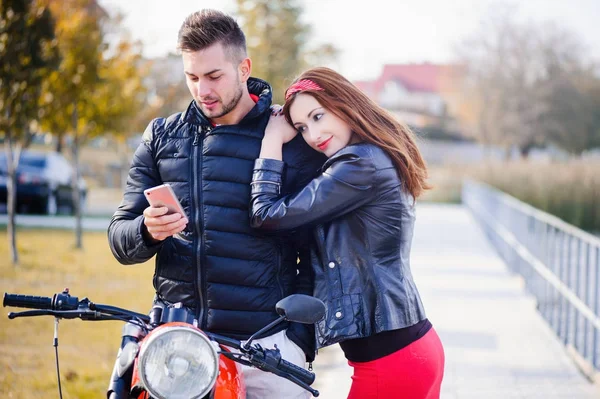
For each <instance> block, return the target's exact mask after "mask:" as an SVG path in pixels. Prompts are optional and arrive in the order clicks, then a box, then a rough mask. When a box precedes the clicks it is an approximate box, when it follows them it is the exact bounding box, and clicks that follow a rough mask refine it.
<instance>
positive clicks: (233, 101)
mask: <svg viewBox="0 0 600 399" xmlns="http://www.w3.org/2000/svg"><path fill="white" fill-rule="evenodd" d="M243 94H244V89H243V83H241V82H240V84H239V85H238V87H237V90H236V91H235V94H234V96H233V98H232V99H231V101H229V102H228V103H227V104H223V109H222V110H221V112H219V113H218V114H214V115H211V114H210V113H208V112H207V111H206V110H204V109H203V107H202V105H201V104H198V101H196V104H198V105H199V106H200V109H203V111H204V113H205V114H206V116H207V117H208V118H210V119H216V118H221V117H223V116H225V115H227V114H228V113H230V112H231V111H232V110H233V109H234V108H235V107H236V106H237V105H238V103H239V102H240V100H241V99H242V95H243Z"/></svg>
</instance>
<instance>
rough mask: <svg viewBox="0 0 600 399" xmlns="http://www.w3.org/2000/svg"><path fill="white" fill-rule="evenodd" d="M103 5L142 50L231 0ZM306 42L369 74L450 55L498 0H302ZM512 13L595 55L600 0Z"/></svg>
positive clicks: (153, 51)
mask: <svg viewBox="0 0 600 399" xmlns="http://www.w3.org/2000/svg"><path fill="white" fill-rule="evenodd" d="M99 1H100V4H102V5H103V6H104V7H105V8H106V9H107V10H108V12H109V13H112V12H115V11H116V10H120V11H121V12H123V13H124V14H125V15H126V18H125V20H124V24H125V27H126V28H127V29H128V30H129V31H130V32H131V34H132V35H133V37H134V38H136V39H141V40H142V41H143V42H144V54H145V55H146V56H148V57H154V56H160V55H164V54H167V53H168V52H169V51H173V50H174V49H175V43H176V38H177V31H178V29H179V26H180V25H181V22H182V21H183V19H184V18H185V17H186V16H187V15H188V14H190V13H192V12H194V11H197V10H199V9H201V8H216V9H220V10H222V11H225V12H232V11H233V10H234V9H235V8H234V6H235V2H234V1H233V0H202V1H197V0H196V1H191V0H185V1H184V0H171V1H168V2H167V1H160V0H126V1H121V0H99ZM301 3H302V4H303V5H304V11H305V13H304V19H305V22H308V23H310V24H311V25H312V36H311V43H314V44H319V43H325V42H329V43H333V44H334V45H336V46H337V47H338V48H339V49H340V50H341V56H340V58H339V61H338V62H337V63H335V64H332V65H329V66H331V67H333V68H335V69H337V70H338V71H340V72H341V73H342V74H345V75H346V76H347V77H349V78H350V79H352V80H359V79H373V78H375V77H376V76H377V75H378V74H379V72H380V71H381V67H382V65H383V64H384V63H405V62H424V61H429V62H451V61H452V60H453V57H454V46H455V45H456V44H457V43H458V42H460V41H461V40H462V39H463V38H464V37H465V36H468V35H470V34H472V33H473V32H474V31H475V30H476V29H478V28H479V26H480V24H481V20H482V18H483V17H484V15H485V14H486V13H488V12H489V10H490V7H494V6H497V5H498V4H506V3H511V4H516V3H515V2H514V1H508V0H507V1H501V0H500V1H497V0H493V1H492V0H453V1H449V0H404V1H390V0H368V1H354V0H303V1H301ZM517 10H518V16H519V18H520V19H522V20H530V21H533V22H537V23H539V22H542V21H552V22H554V23H556V24H558V25H560V26H563V27H565V28H567V29H569V30H571V31H573V32H574V33H575V34H576V35H578V36H579V37H580V38H581V40H582V41H583V42H584V43H585V44H586V45H587V46H588V48H589V51H590V53H591V54H592V55H593V57H595V58H596V59H600V24H598V17H599V16H600V0H527V1H525V2H520V3H519V5H518V7H517Z"/></svg>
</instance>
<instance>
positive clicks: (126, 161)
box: [119, 137, 131, 191]
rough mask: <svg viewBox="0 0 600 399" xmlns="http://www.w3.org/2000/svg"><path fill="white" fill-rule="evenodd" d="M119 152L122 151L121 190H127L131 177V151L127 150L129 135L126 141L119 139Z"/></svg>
mask: <svg viewBox="0 0 600 399" xmlns="http://www.w3.org/2000/svg"><path fill="white" fill-rule="evenodd" d="M119 149H120V150H119V152H120V153H121V156H120V158H121V168H120V169H121V173H120V175H121V176H120V182H119V183H120V187H121V190H123V191H125V188H126V186H127V178H128V177H129V167H130V165H131V161H130V157H129V153H128V151H127V149H128V147H127V137H125V139H124V141H123V142H121V141H119Z"/></svg>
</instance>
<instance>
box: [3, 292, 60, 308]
mask: <svg viewBox="0 0 600 399" xmlns="http://www.w3.org/2000/svg"><path fill="white" fill-rule="evenodd" d="M2 306H4V307H6V306H12V307H17V308H28V309H44V310H46V309H48V310H49V309H52V298H49V297H47V296H34V295H17V294H7V293H4V299H3V301H2Z"/></svg>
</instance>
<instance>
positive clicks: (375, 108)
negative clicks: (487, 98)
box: [283, 67, 431, 199]
mask: <svg viewBox="0 0 600 399" xmlns="http://www.w3.org/2000/svg"><path fill="white" fill-rule="evenodd" d="M305 79H307V80H310V81H312V82H314V83H316V84H317V85H319V86H320V87H321V88H322V89H323V90H310V89H307V90H302V91H301V92H298V93H294V94H292V95H291V96H290V97H289V99H288V100H287V101H286V102H285V105H284V107H283V113H284V115H285V119H286V120H287V121H288V123H289V124H291V125H293V122H292V119H291V117H290V106H291V105H292V104H293V103H294V100H295V98H296V96H297V95H298V94H300V93H303V94H309V95H311V96H313V97H314V98H315V99H316V100H317V101H318V102H319V104H321V106H322V107H324V108H325V109H327V110H328V111H329V112H331V113H333V114H334V115H336V116H337V117H338V118H340V119H341V120H343V121H344V122H345V123H347V124H348V125H349V126H350V129H351V130H352V132H353V133H354V134H355V135H356V136H358V138H359V139H360V141H363V142H367V143H371V144H373V145H376V146H378V147H380V148H382V149H383V150H384V151H385V152H386V153H387V154H388V155H389V156H390V158H391V159H392V161H393V163H394V165H395V167H396V169H397V171H398V174H399V175H400V177H401V179H402V183H403V185H404V189H405V190H407V191H408V192H409V193H410V194H411V195H412V196H413V198H415V199H416V198H417V197H419V196H420V195H421V194H422V193H423V191H424V190H427V189H430V188H431V186H429V185H428V184H427V181H426V180H427V166H426V165H425V160H424V159H423V156H422V155H421V152H420V151H419V148H418V147H417V143H416V137H415V134H414V133H413V132H412V130H410V129H409V128H408V127H407V126H405V125H404V124H402V123H401V122H399V121H398V120H397V119H396V118H395V117H394V116H393V115H392V114H390V113H389V112H388V111H386V110H385V109H383V108H382V107H380V106H379V105H377V104H376V103H375V102H374V101H372V100H371V99H370V98H369V97H367V95H366V94H364V93H363V92H362V91H361V90H359V89H358V88H357V87H356V86H354V85H353V84H352V83H351V82H350V81H349V80H348V79H346V78H344V77H343V76H342V75H340V74H339V73H337V72H335V71H334V70H332V69H330V68H325V67H318V68H312V69H309V70H307V71H305V72H303V73H302V74H301V75H300V76H299V77H297V78H296V79H295V80H294V82H293V83H292V85H293V84H294V83H296V82H298V81H299V80H305ZM290 86H291V85H290Z"/></svg>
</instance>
